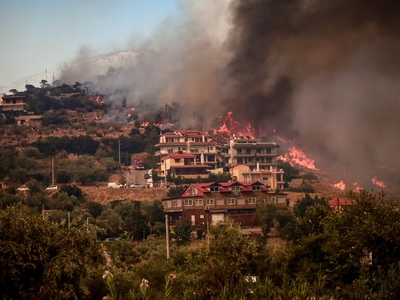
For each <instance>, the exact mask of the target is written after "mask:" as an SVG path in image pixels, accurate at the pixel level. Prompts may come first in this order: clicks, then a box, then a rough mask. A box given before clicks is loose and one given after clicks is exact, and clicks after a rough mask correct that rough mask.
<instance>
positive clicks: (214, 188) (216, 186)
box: [210, 185, 219, 192]
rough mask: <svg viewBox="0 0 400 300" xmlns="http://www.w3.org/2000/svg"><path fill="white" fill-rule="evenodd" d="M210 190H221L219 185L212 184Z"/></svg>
mask: <svg viewBox="0 0 400 300" xmlns="http://www.w3.org/2000/svg"><path fill="white" fill-rule="evenodd" d="M210 192H219V186H218V185H213V186H210Z"/></svg>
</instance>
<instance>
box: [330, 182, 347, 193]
mask: <svg viewBox="0 0 400 300" xmlns="http://www.w3.org/2000/svg"><path fill="white" fill-rule="evenodd" d="M332 186H333V187H335V188H337V189H339V190H342V191H344V190H345V189H346V184H345V183H344V182H343V180H340V181H339V182H338V183H335V184H332Z"/></svg>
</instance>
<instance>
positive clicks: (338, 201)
mask: <svg viewBox="0 0 400 300" xmlns="http://www.w3.org/2000/svg"><path fill="white" fill-rule="evenodd" d="M328 204H329V205H330V206H346V205H354V204H355V203H354V201H353V200H350V199H347V198H333V199H331V200H329V201H328Z"/></svg>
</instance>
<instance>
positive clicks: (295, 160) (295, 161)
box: [278, 146, 319, 171]
mask: <svg viewBox="0 0 400 300" xmlns="http://www.w3.org/2000/svg"><path fill="white" fill-rule="evenodd" d="M278 159H280V160H282V161H284V162H288V163H290V165H291V166H300V167H304V168H307V169H310V170H315V171H317V170H319V169H318V168H317V167H315V164H314V160H313V159H310V158H308V157H307V155H306V154H305V153H304V151H303V150H301V149H300V148H297V147H295V146H292V147H290V148H289V152H288V153H286V154H285V155H284V156H279V157H278Z"/></svg>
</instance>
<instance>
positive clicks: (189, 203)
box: [185, 199, 193, 206]
mask: <svg viewBox="0 0 400 300" xmlns="http://www.w3.org/2000/svg"><path fill="white" fill-rule="evenodd" d="M185 206H193V199H185Z"/></svg>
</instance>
